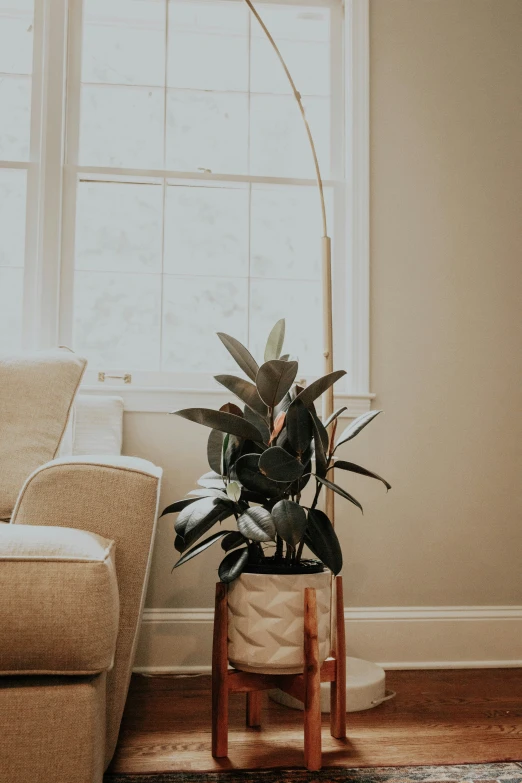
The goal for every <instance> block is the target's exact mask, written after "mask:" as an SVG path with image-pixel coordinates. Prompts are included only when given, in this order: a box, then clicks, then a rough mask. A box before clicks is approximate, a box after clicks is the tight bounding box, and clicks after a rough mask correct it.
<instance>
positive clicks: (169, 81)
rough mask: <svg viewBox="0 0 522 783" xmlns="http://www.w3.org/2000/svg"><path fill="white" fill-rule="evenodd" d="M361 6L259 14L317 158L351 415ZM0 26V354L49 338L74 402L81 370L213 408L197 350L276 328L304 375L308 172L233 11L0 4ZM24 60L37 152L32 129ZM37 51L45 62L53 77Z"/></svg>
mask: <svg viewBox="0 0 522 783" xmlns="http://www.w3.org/2000/svg"><path fill="white" fill-rule="evenodd" d="M366 4H367V0H352V1H351V2H350V4H349V8H348V13H347V14H346V19H345V14H344V12H343V8H342V5H341V0H265V2H259V3H256V7H257V9H258V11H259V13H260V14H261V16H262V18H263V19H264V21H265V23H266V24H267V27H268V28H269V29H270V31H271V33H272V34H273V36H274V38H275V39H276V41H277V43H278V45H279V47H280V49H281V52H282V54H283V56H284V57H285V59H286V60H287V63H288V66H289V69H290V71H291V73H292V75H293V77H294V79H295V82H296V84H297V88H298V89H299V90H300V92H301V94H302V96H303V103H304V105H305V109H306V113H307V117H308V120H309V123H310V125H311V128H312V133H313V136H314V140H315V143H316V147H317V152H318V157H319V162H320V165H321V173H322V177H323V180H324V185H325V196H326V202H327V215H328V224H329V234H330V236H332V240H333V257H334V290H335V297H334V298H335V302H334V311H335V320H336V324H335V326H336V328H335V335H336V341H337V342H336V365H337V366H347V365H348V366H349V365H352V366H354V365H355V364H356V363H357V361H358V360H357V356H358V355H359V356H362V362H359V364H360V365H361V367H362V372H359V374H358V377H359V380H357V378H356V376H357V373H354V372H352V373H351V377H352V381H351V383H350V388H348V387H347V388H346V391H347V392H353V391H355V392H362V393H363V396H366V397H368V395H367V391H368V382H367V378H366V379H365V378H364V375H365V372H366V371H365V369H364V363H365V361H367V360H366V359H365V358H364V357H365V353H366V348H365V345H364V343H365V339H366V332H367V329H366V326H365V324H364V319H365V317H366V315H367V304H364V300H365V299H366V300H367V291H365V286H366V285H367V281H366V279H365V273H364V259H363V262H362V274H361V273H360V270H359V272H357V270H355V267H354V265H353V264H352V263H351V256H352V254H353V255H354V254H355V251H356V248H354V241H355V240H354V237H355V238H356V236H357V234H358V233H359V234H361V233H364V230H365V229H364V220H363V221H361V220H360V219H358V218H357V217H356V216H354V217H353V218H352V214H353V215H355V212H356V209H355V204H353V203H352V201H353V199H352V195H351V189H350V188H347V186H346V172H347V171H349V172H350V175H351V180H352V182H353V187H352V189H353V188H355V180H356V179H357V166H359V173H360V174H361V172H362V175H364V170H363V169H364V155H363V157H362V167H361V166H360V164H359V163H358V162H357V161H355V160H352V150H353V146H354V145H356V144H358V143H359V141H360V140H358V139H357V137H356V135H355V134H353V133H352V129H353V128H354V127H355V124H356V123H355V121H354V116H353V109H354V106H353V103H352V97H353V99H354V100H355V99H356V98H357V95H358V93H357V91H356V90H352V92H350V90H351V87H352V86H353V84H352V83H353V82H354V71H353V68H352V64H353V61H354V57H355V56H358V57H359V56H360V55H361V52H359V54H357V51H356V50H357V47H359V48H361V49H362V57H361V60H363V59H364V47H363V46H362V44H361V41H360V40H359V39H358V37H357V36H359V34H360V30H361V29H363V33H364V24H363V25H362V28H361V25H360V24H359V23H358V22H357V14H355V13H354V9H357V8H358V9H359V11H358V13H359V14H360V15H361V18H362V19H363V22H364V20H365V19H366V22H364V23H365V24H366V23H367V8H366V9H365V6H366ZM13 6H14V7H15V9H16V10H13ZM67 9H68V18H66V14H67ZM361 9H362V11H361ZM0 14H2V16H0V72H1V77H0V78H2V80H3V81H2V83H1V84H0V221H4V222H5V224H6V226H7V228H8V230H7V231H6V232H5V233H4V232H3V231H1V230H0V319H1V320H0V350H2V349H4V348H6V347H7V348H17V347H18V346H19V345H20V344H22V335H25V340H24V341H23V343H24V344H25V345H26V346H27V347H32V346H33V345H38V344H40V345H42V344H53V343H54V344H56V342H58V341H59V342H60V343H62V344H67V345H71V346H72V347H74V348H75V349H76V350H78V351H79V352H81V353H83V354H84V355H86V356H87V357H88V359H89V373H88V376H87V379H88V382H90V383H95V382H97V375H98V372H105V373H106V374H109V375H110V374H112V375H123V374H124V373H131V374H132V385H133V387H134V388H135V387H136V385H137V386H139V387H140V388H145V387H163V388H173V389H175V388H192V389H203V390H204V389H207V390H210V389H212V388H213V387H215V382H213V380H212V374H214V373H216V372H219V371H221V372H224V371H227V370H229V369H230V370H231V369H232V365H229V361H230V358H229V356H228V354H227V352H226V351H225V349H224V348H222V346H221V344H220V343H219V341H218V340H217V338H215V337H214V336H213V333H214V332H216V331H225V332H228V333H230V334H233V335H234V336H236V337H237V338H239V339H240V340H242V341H243V342H245V343H246V344H248V345H249V346H250V348H251V350H252V352H254V353H255V354H257V355H259V354H260V353H262V346H263V345H264V340H265V339H266V335H267V333H268V330H269V328H270V327H271V326H272V325H273V323H274V322H275V321H276V320H277V319H278V318H280V317H286V319H287V335H288V337H287V347H288V349H289V350H291V351H292V353H294V354H295V355H297V356H298V357H299V359H300V368H301V371H302V372H303V374H304V375H307V376H314V375H318V374H320V373H321V370H322V340H321V331H322V327H321V324H322V318H321V270H320V237H321V233H322V230H321V215H320V207H319V196H318V190H317V185H316V182H315V178H314V168H313V160H312V155H311V152H310V148H309V146H308V141H307V138H306V134H305V131H304V127H303V124H302V120H301V117H300V114H299V110H298V107H297V105H296V102H295V99H294V96H293V95H292V92H291V88H290V85H289V84H288V82H287V80H286V77H285V75H284V73H283V70H282V68H281V65H280V63H279V62H278V60H277V58H276V55H275V53H274V51H273V49H272V48H271V46H270V44H269V42H268V41H267V40H266V38H265V36H264V34H263V32H262V30H261V28H260V27H259V25H258V23H257V21H256V19H255V18H254V17H253V15H252V14H251V13H250V11H249V9H248V7H247V6H246V4H244V3H243V2H242V0H69V2H68V3H67V2H66V0H42V11H41V16H42V18H41V19H40V21H39V22H38V20H36V22H34V23H33V20H32V14H33V9H32V0H16V2H14V0H0ZM358 24H359V27H357V25H358ZM61 27H63V29H67V30H68V34H67V36H63V42H62V40H61V37H60V36H61V32H60V30H59V29H57V28H61ZM33 29H34V36H33V32H32V31H33ZM2 36H3V37H2ZM16 36H18V38H17V37H16ZM24 36H27V37H24ZM33 37H34V46H33V41H32V40H31V38H33ZM4 38H5V40H6V41H8V42H9V46H7V47H6V48H4V46H3V45H2V43H3V41H4ZM343 38H344V40H343ZM39 42H40V43H39ZM42 42H43V43H42ZM46 44H47V45H46ZM60 44H61V45H60ZM38 47H40V48H41V50H42V52H43V56H42V58H35V62H36V66H35V77H37V81H38V83H40V82H42V90H41V93H40V98H38V96H36V97H35V95H34V94H33V103H34V102H35V101H37V100H41V102H42V105H43V111H42V112H41V116H42V117H43V118H44V121H43V126H42V129H41V130H42V133H41V134H40V135H39V129H38V127H37V123H36V121H35V120H33V122H32V124H31V119H30V118H31V112H30V103H31V97H30V96H31V87H30V85H31V72H32V67H31V63H32V49H33V48H34V50H35V52H37V50H38ZM343 47H344V52H343ZM10 51H11V54H10V55H9V52H10ZM46 51H47V52H49V51H54V52H55V56H54V58H53V64H52V68H51V66H50V65H49V62H47V63H46V59H45V52H46ZM58 53H59V55H60V56H58ZM347 53H348V55H349V56H348V57H347ZM347 64H348V65H349V68H348V71H347V72H346V65H347ZM60 69H61V70H60ZM360 72H361V73H362V74H364V69H362V70H361V71H360ZM58 82H60V84H58ZM4 83H5V84H6V85H7V86H6V87H4ZM65 83H66V85H67V91H66V94H65V91H64V84H65ZM15 87H16V89H15ZM62 91H63V93H62ZM33 92H34V91H33ZM346 94H349V95H350V96H351V98H350V101H348V102H347V101H345V95H346ZM363 97H364V95H363ZM36 105H37V106H38V103H36ZM51 106H52V108H53V110H52V111H50V107H51ZM362 108H363V114H364V108H365V107H364V104H363V105H362ZM46 109H47V111H46ZM59 115H61V116H59ZM6 116H9V121H8V122H7V123H6V124H5V127H4V124H3V121H4V117H6ZM46 117H47V118H48V119H46ZM14 123H17V124H16V127H14ZM11 125H13V127H11ZM359 127H364V116H363V123H362V125H361V123H359ZM40 137H41V138H40ZM42 139H43V140H44V141H43V142H42ZM53 145H54V146H53ZM40 146H41V149H42V151H43V152H42V153H41V154H40V153H39V149H40ZM49 149H51V150H53V155H54V157H53V158H52V161H49V160H47V159H46V156H47V154H48V152H49ZM58 153H59V154H58ZM11 161H12V162H11ZM51 163H52V164H53V165H51ZM53 166H54V167H53ZM31 171H33V175H32V176H33V182H32V185H30V186H29V188H28V186H27V184H26V182H27V176H28V173H30V172H31ZM361 178H362V176H359V179H361ZM28 193H29V196H28V195H27V194H28ZM364 198H365V196H364V192H363V201H364ZM2 200H3V201H4V202H5V204H7V205H8V206H7V208H6V209H4V208H2ZM28 210H29V212H28ZM31 210H33V213H31ZM34 210H37V212H38V216H39V219H38V220H37V221H35V223H36V225H37V226H39V231H40V235H38V236H40V242H39V241H38V237H36V238H33V239H31V237H32V235H33V234H35V235H36V234H37V233H38V232H37V231H36V229H33V228H31V231H26V226H27V225H28V223H27V220H26V215H27V214H36V213H35V212H34ZM347 212H350V215H349V217H348V220H347ZM42 215H44V216H45V221H44V220H43V218H42ZM363 217H364V215H363ZM53 221H54V223H53ZM30 223H31V225H32V222H31V221H30ZM2 225H3V224H2ZM42 225H44V226H45V227H46V228H45V229H44V228H42ZM49 225H51V226H53V225H55V226H56V230H55V231H54V233H53V231H52V230H50V229H49V228H48V226H49ZM1 228H2V226H0V229H1ZM44 230H47V232H48V234H49V236H47V237H46V238H45V240H44V241H42V240H41V234H42V232H43V231H44ZM26 234H27V237H26ZM348 236H350V241H349V242H348V241H347V237H348ZM28 238H29V239H30V240H31V242H32V244H29V245H28ZM24 245H25V255H24ZM24 258H25V261H26V263H25V267H26V268H25V275H24ZM28 259H29V261H30V267H28V266H27V261H28ZM360 266H361V265H360ZM354 270H355V271H354ZM38 276H39V277H40V285H39V286H37V285H36V283H35V282H34V281H35V279H36V278H38ZM35 288H37V289H38V295H39V296H40V300H38V307H36V308H35V307H34V306H33V305H34V301H35V299H34V290H35ZM58 292H59V293H58ZM361 293H362V299H361V297H360V295H361ZM356 295H357V296H358V297H359V301H358V305H357V307H356V308H354V307H352V302H351V301H350V299H351V298H355V296H356ZM31 297H32V298H31ZM24 301H25V311H24V309H23V302H24ZM361 302H362V307H361ZM357 308H359V309H360V310H362V312H357ZM365 310H366V313H365ZM31 318H32V320H33V326H32V328H29V327H28V326H27V322H28V321H29V320H30V319H31ZM2 335H3V336H4V342H3V343H2ZM6 335H8V336H7V337H6ZM42 335H44V337H42ZM39 336H40V339H38V337H39ZM355 342H357V345H355Z"/></svg>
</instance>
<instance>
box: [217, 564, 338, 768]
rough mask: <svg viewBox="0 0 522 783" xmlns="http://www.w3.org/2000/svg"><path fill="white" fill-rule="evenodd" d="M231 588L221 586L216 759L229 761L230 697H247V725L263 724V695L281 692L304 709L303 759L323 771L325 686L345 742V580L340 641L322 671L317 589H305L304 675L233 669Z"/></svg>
mask: <svg viewBox="0 0 522 783" xmlns="http://www.w3.org/2000/svg"><path fill="white" fill-rule="evenodd" d="M227 592H228V589H227V585H226V584H223V583H222V582H218V583H217V585H216V612H215V617H214V641H213V648H212V755H213V756H214V758H223V757H226V756H228V695H229V693H246V725H247V726H249V727H258V726H260V724H261V693H262V691H265V690H269V689H271V688H280V689H281V690H282V691H285V693H288V694H289V695H290V696H293V697H294V698H296V699H299V701H302V702H303V704H304V760H305V766H306V767H307V768H308V769H309V770H310V771H317V770H319V769H321V683H322V682H329V683H330V733H331V735H332V737H335V738H337V739H344V738H345V737H346V646H345V636H344V602H343V583H342V577H340V576H338V577H336V578H335V609H334V611H335V623H334V624H333V625H334V627H335V640H334V643H333V645H332V652H331V654H330V656H329V657H328V658H327V659H326V660H325V662H324V663H323V665H322V666H319V643H318V638H317V605H316V597H315V589H314V588H310V587H307V588H306V589H305V608H304V660H305V664H304V671H303V673H302V674H254V673H250V672H243V671H239V670H237V669H229V668H228V601H227Z"/></svg>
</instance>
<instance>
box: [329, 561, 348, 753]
mask: <svg viewBox="0 0 522 783" xmlns="http://www.w3.org/2000/svg"><path fill="white" fill-rule="evenodd" d="M334 657H335V659H336V675H335V681H334V682H332V683H331V685H330V733H331V735H332V737H335V738H336V739H344V738H345V737H346V640H345V631H344V600H343V578H342V576H337V577H336V579H335V656H334Z"/></svg>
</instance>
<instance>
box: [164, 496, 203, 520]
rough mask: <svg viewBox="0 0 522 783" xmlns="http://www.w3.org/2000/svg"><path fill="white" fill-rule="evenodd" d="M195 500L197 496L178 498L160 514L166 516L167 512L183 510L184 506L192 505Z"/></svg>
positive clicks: (172, 512) (175, 512)
mask: <svg viewBox="0 0 522 783" xmlns="http://www.w3.org/2000/svg"><path fill="white" fill-rule="evenodd" d="M195 500H196V498H184V500H177V501H176V502H175V503H171V505H170V506H167V508H165V509H163V511H162V512H161V515H160V516H162V517H164V516H165V514H177V513H178V511H183V509H184V508H186V507H187V506H190V504H191V503H194V501H195Z"/></svg>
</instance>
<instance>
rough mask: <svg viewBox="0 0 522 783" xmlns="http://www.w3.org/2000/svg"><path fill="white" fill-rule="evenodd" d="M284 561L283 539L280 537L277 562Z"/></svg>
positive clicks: (277, 542) (277, 541)
mask: <svg viewBox="0 0 522 783" xmlns="http://www.w3.org/2000/svg"><path fill="white" fill-rule="evenodd" d="M282 559H283V539H282V538H281V537H280V536H276V551H275V560H282Z"/></svg>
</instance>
